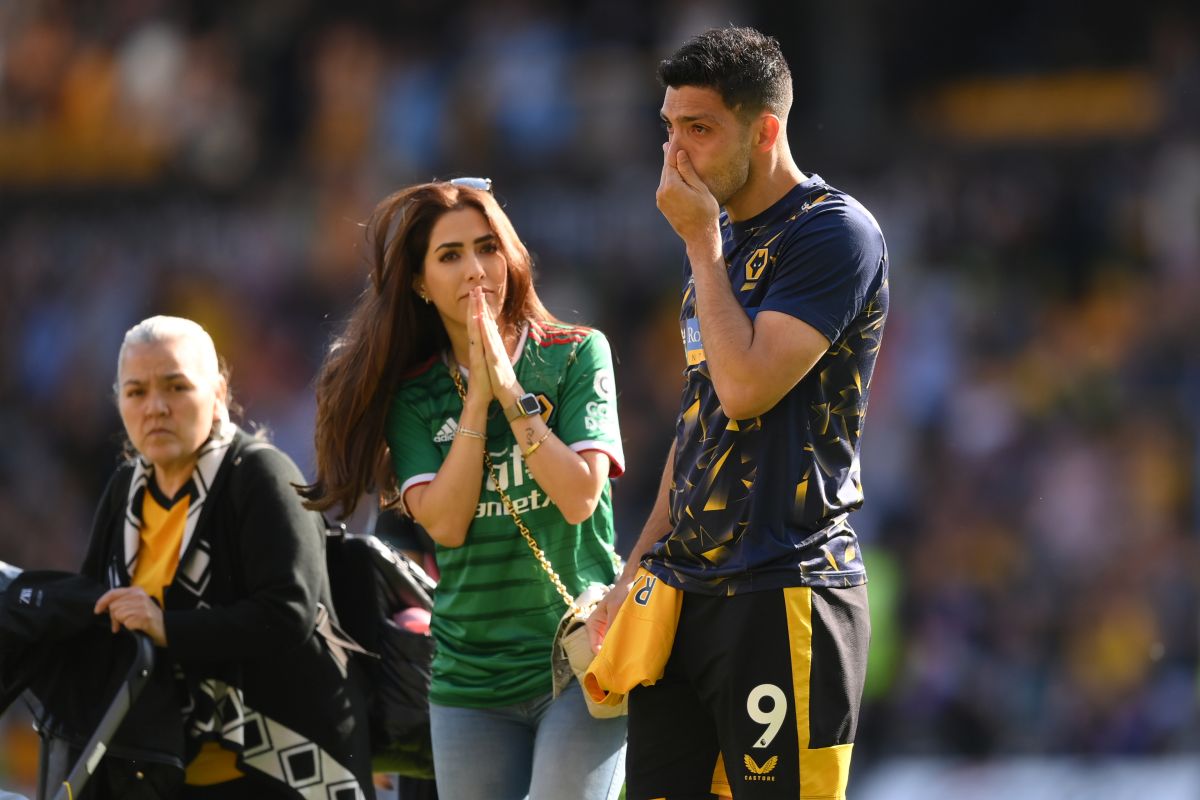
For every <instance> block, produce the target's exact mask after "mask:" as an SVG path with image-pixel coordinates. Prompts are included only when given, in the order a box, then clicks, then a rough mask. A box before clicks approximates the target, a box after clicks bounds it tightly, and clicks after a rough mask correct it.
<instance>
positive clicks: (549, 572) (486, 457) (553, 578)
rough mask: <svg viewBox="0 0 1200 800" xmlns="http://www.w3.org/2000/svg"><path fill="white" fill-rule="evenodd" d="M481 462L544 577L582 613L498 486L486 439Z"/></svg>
mask: <svg viewBox="0 0 1200 800" xmlns="http://www.w3.org/2000/svg"><path fill="white" fill-rule="evenodd" d="M449 367H450V377H451V378H453V379H454V388H456V389H458V396H459V398H460V399H461V400H462V401H463V404H464V406H465V405H466V402H467V390H466V388H465V387H464V386H463V384H462V378H461V377H460V376H459V374H458V368H457V367H455V366H454V365H453V364H450V365H449ZM483 464H484V466H485V467H487V471H488V476H489V477H490V478H491V479H492V485H493V486H495V487H496V491H497V492H498V493H499V494H500V500H501V501H503V503H504V507H505V508H506V509H507V510H508V513H509V514H511V515H512V518H513V522H515V523H516V524H517V530H518V531H519V532H520V533H521V537H522V538H523V539H524V540H525V544H527V545H529V549H530V550H531V551H533V557H534V558H536V559H537V562H538V563H539V564H541V565H542V569H543V570H545V571H546V577H547V578H549V579H550V583H552V584H554V588H555V589H556V590H558V593H559V595H560V596H561V597H562V599H563V602H564V603H566V604H567V608H569V609H571V611H572V612H573V613H575V614H582V613H583V612H582V610H581V609H580V608H579V606H578V604H576V602H575V598H574V597H572V596H571V593H570V592H568V591H567V587H566V586H563V582H562V579H561V578H559V577H558V573H557V572H555V571H554V567H553V566H552V565H551V564H550V559H548V558H546V553H545V552H544V551H543V550H542V548H540V547H538V543H537V541H536V540H535V539H534V538H533V534H532V533H530V532H529V528H527V527H525V523H524V522H522V521H521V515H520V514H518V513H517V509H516V508H515V507H514V506H513V504H512V500H509V499H508V493H507V492H505V491H504V490H503V489H501V488H500V481H499V480H497V476H496V468H495V466H494V465H493V464H492V456H491V454H490V453H489V452H488V446H487V440H486V439H485V440H484V442H483Z"/></svg>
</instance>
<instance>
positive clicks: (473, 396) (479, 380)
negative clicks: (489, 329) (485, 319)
mask: <svg viewBox="0 0 1200 800" xmlns="http://www.w3.org/2000/svg"><path fill="white" fill-rule="evenodd" d="M470 306H471V320H470V322H469V323H468V324H467V348H468V354H469V356H470V358H469V363H468V364H467V368H468V369H469V370H471V381H470V383H469V384H468V385H467V401H466V402H467V403H468V404H471V405H475V406H479V407H482V408H483V409H485V410H486V408H487V407H488V405H490V404H491V402H492V396H493V394H492V379H491V371H490V370H489V369H488V363H487V349H486V345H485V343H484V337H483V334H482V333H481V332H480V328H479V313H480V307H481V306H482V307H483V308H486V307H487V304H486V303H484V301H483V290H481V289H474V290H472V292H471V299H470Z"/></svg>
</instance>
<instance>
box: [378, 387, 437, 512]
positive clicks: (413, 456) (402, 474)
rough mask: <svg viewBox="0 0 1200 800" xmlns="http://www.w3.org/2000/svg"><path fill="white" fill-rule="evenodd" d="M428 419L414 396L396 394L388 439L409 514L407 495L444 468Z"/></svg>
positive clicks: (402, 393)
mask: <svg viewBox="0 0 1200 800" xmlns="http://www.w3.org/2000/svg"><path fill="white" fill-rule="evenodd" d="M425 416H426V415H425V414H424V413H423V412H422V411H421V408H420V403H418V402H416V398H414V397H412V396H411V394H410V393H407V392H404V391H403V390H401V391H400V392H397V393H396V396H395V398H394V399H393V400H392V408H391V410H390V411H389V413H388V420H387V433H386V438H387V444H388V449H389V450H390V451H391V456H392V470H393V471H394V472H395V474H396V483H397V484H398V485H399V487H400V508H401V510H402V511H404V513H406V514H407V513H409V512H408V506H407V505H406V504H405V502H404V494H405V492H407V491H408V490H409V489H411V488H412V487H414V486H418V485H420V484H422V483H429V482H430V481H432V480H433V479H434V477H435V476H436V475H437V471H438V470H439V469H441V467H442V452H441V450H440V449H439V448H438V446H437V445H436V444H435V443H434V441H433V437H432V435H431V433H430V429H429V428H430V426H429V420H427V419H425Z"/></svg>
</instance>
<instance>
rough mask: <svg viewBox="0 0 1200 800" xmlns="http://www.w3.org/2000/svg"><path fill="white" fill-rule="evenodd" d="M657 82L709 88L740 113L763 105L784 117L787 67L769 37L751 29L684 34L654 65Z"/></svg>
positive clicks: (788, 84)
mask: <svg viewBox="0 0 1200 800" xmlns="http://www.w3.org/2000/svg"><path fill="white" fill-rule="evenodd" d="M658 80H659V81H660V82H661V83H662V85H663V86H666V87H670V88H673V89H678V88H679V87H681V86H699V87H703V88H708V89H713V90H715V91H716V92H717V94H719V95H721V100H722V101H724V103H725V105H726V106H728V107H729V108H730V109H731V110H733V111H734V112H736V113H738V114H740V115H742V116H743V117H745V116H749V115H752V114H757V113H759V112H760V111H763V110H764V109H765V110H769V111H770V112H771V113H773V114H776V115H778V116H780V117H786V116H787V112H788V109H790V108H791V106H792V71H791V70H790V69H788V64H787V61H786V60H785V59H784V57H783V53H782V52H780V50H779V42H778V41H777V40H776V39H775V37H773V36H767V35H766V34H763V33H760V32H759V31H756V30H755V29H754V28H735V27H728V28H713V29H711V30H707V31H705V32H704V33H702V34H700V35H698V36H695V37H693V38H691V39H689V40H688V41H687V42H685V43H684V45H683V46H682V47H680V48H679V49H678V50H676V51H675V52H674V53H672V54H671V55H670V56H669V57H667V58H666V59H664V60H663V61H662V62H661V63H659V65H658Z"/></svg>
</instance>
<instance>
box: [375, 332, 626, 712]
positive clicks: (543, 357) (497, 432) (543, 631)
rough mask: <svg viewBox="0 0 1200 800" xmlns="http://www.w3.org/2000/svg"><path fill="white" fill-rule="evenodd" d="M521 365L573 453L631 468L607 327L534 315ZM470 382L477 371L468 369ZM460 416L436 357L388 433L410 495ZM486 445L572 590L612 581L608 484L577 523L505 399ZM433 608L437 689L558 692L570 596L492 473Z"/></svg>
mask: <svg viewBox="0 0 1200 800" xmlns="http://www.w3.org/2000/svg"><path fill="white" fill-rule="evenodd" d="M517 352H518V356H517V360H516V361H515V363H514V364H513V369H514V370H515V371H516V375H517V380H518V381H519V382H520V384H521V386H522V387H523V388H524V389H525V391H527V392H531V393H533V394H535V395H537V396H538V398H539V399H540V400H541V402H542V409H543V412H542V414H543V417H545V418H546V422H547V424H548V425H549V426H550V428H551V429H552V430H553V431H554V433H555V435H557V436H558V438H559V439H561V440H562V441H563V443H564V444H566V445H568V446H569V447H570V448H571V449H572V450H575V451H576V452H582V451H585V450H601V451H603V452H604V453H606V454H607V455H608V457H609V461H610V464H611V466H610V473H609V474H610V475H611V476H614V477H615V476H617V475H620V474H621V473H622V472H623V471H624V463H625V457H624V453H623V452H622V448H621V433H620V429H619V427H618V425H617V406H616V391H615V387H614V383H613V370H612V355H611V353H610V351H609V346H608V341H607V340H606V339H605V338H604V335H603V334H601V333H600V332H599V331H596V330H592V329H590V328H579V327H572V326H567V325H558V324H549V323H541V324H538V323H531V324H530V325H529V326H528V329H527V330H526V332H525V334H524V335H523V336H522V339H521V343H520V346H519V347H518V350H517ZM460 374H462V375H463V377H464V380H465V381H468V382H469V381H470V376H469V375H468V374H467V373H466V371H465V370H464V371H462V372H461V373H460ZM461 414H462V400H461V399H460V398H459V396H458V392H457V390H456V389H455V386H454V381H453V380H452V378H451V376H450V373H449V367H448V366H447V363H446V361H444V360H443V359H441V358H437V359H434V360H432V361H431V362H430V363H428V364H427V365H425V366H424V367H423V368H422V369H421V370H419V371H418V373H417V374H415V375H412V376H409V377H408V378H407V379H405V380H404V381H403V382H402V383H401V384H400V386H399V388H398V389H397V391H396V394H395V397H394V398H393V401H392V406H391V410H390V413H389V416H388V423H387V442H388V446H389V447H390V448H391V453H392V464H393V467H394V469H395V472H396V478H397V481H398V482H399V484H400V492H401V497H402V498H403V495H404V493H405V492H407V491H408V490H409V489H411V488H412V487H413V486H417V485H420V484H422V483H429V482H430V481H432V480H433V479H434V477H435V476H436V474H437V471H438V470H439V469H440V468H441V466H442V461H443V460H444V459H445V458H446V456H447V454H448V453H449V452H450V445H451V444H452V443H453V441H454V435H455V432H456V431H457V430H458V418H459V416H460V415H461ZM487 448H488V452H489V453H490V454H491V458H492V463H493V464H494V465H495V470H496V480H497V481H498V482H499V484H500V488H502V489H503V490H504V491H505V493H506V494H507V495H508V496H509V499H510V500H512V502H513V505H514V506H515V507H516V509H517V512H518V513H519V514H520V515H521V519H522V521H523V522H524V523H525V526H526V527H527V528H529V530H530V531H531V532H532V533H533V535H534V538H535V539H536V540H537V543H538V545H539V546H540V547H541V548H542V550H544V551H545V553H546V558H547V559H549V561H550V563H551V564H552V565H553V566H554V570H555V571H556V572H557V573H558V574H559V576H560V577H561V578H562V581H563V583H564V584H565V585H566V587H567V590H568V591H569V592H571V594H572V595H576V594H578V593H579V592H581V591H582V590H583V589H584V588H585V587H586V586H587V585H588V584H589V583H593V582H596V583H604V584H608V583H611V582H612V580H613V578H614V568H613V562H612V556H611V552H612V545H613V522H612V499H611V493H610V487H609V486H608V484H607V483H606V484H605V486H604V490H603V493H602V494H601V497H600V503H599V504H598V506H597V507H596V511H595V513H593V514H592V516H591V517H589V518H588V519H587V520H585V521H584V522H582V523H580V524H579V525H571V524H569V523H568V522H567V521H566V520H565V519H563V516H562V514H561V513H560V512H559V510H558V508H557V507H556V506H555V505H554V503H553V502H552V501H551V500H550V498H549V497H548V496H547V495H546V493H545V492H544V491H543V490H542V489H541V487H539V486H538V484H537V482H536V481H534V480H533V477H532V476H531V475H530V473H529V470H528V469H527V468H526V466H525V463H524V460H523V459H522V457H521V448H520V447H519V446H518V444H517V442H516V440H515V439H514V437H513V435H512V431H511V430H510V428H509V424H508V421H507V420H506V419H505V418H504V414H503V413H501V411H500V408H499V405H498V404H496V403H493V404H492V407H491V410H490V413H489V418H488V426H487ZM437 562H438V568H439V570H440V572H441V579H440V581H439V583H438V588H437V596H436V598H435V605H434V612H433V625H432V630H433V636H434V638H435V639H436V640H437V656H436V658H435V659H434V663H433V686H432V689H431V691H430V699H431V700H432V701H433V702H435V703H440V704H443V705H453V706H470V707H491V706H501V705H508V704H511V703H517V702H521V701H523V700H528V699H530V698H532V697H536V696H537V695H539V694H544V693H546V692H549V691H550V688H551V687H550V646H551V642H552V640H553V638H554V631H555V628H556V627H557V626H558V621H559V619H560V618H561V617H562V615H563V613H565V611H566V604H565V603H564V602H563V599H562V597H561V596H559V594H558V592H557V591H555V589H554V587H553V586H552V585H551V583H550V580H549V578H548V577H547V575H546V573H545V572H544V571H543V570H542V567H541V566H540V565H539V564H538V562H537V560H536V558H534V555H533V552H532V551H531V550H530V549H529V546H528V545H527V544H526V543H525V540H524V539H523V538H521V535H520V533H519V532H518V531H517V527H516V524H515V523H514V522H513V519H512V517H511V516H510V515H509V513H508V511H507V509H505V507H504V505H503V503H502V501H501V499H500V494H499V493H498V492H497V491H496V489H495V486H494V485H493V483H492V480H491V478H487V479H485V480H484V485H483V488H482V490H481V492H480V496H479V504H478V506H477V507H476V510H475V519H474V520H473V521H472V523H471V527H470V529H469V531H468V532H467V539H466V542H465V543H464V544H463V546H462V547H455V548H451V547H442V546H440V545H439V546H438V548H437Z"/></svg>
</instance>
